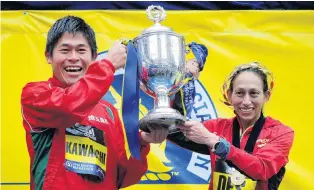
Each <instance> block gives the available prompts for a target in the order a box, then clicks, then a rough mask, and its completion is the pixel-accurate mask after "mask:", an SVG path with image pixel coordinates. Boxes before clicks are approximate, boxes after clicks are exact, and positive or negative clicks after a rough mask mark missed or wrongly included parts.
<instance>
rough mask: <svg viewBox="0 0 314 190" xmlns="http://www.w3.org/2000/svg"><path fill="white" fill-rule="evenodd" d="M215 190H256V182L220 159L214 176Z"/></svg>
mask: <svg viewBox="0 0 314 190" xmlns="http://www.w3.org/2000/svg"><path fill="white" fill-rule="evenodd" d="M213 175H214V176H213V186H214V190H255V187H256V181H254V180H252V179H250V178H247V177H246V176H245V175H243V174H241V173H240V172H239V171H237V170H236V169H235V168H233V167H230V166H229V165H228V164H227V163H226V162H225V161H223V160H221V159H218V160H217V161H216V167H215V171H214V174H213Z"/></svg>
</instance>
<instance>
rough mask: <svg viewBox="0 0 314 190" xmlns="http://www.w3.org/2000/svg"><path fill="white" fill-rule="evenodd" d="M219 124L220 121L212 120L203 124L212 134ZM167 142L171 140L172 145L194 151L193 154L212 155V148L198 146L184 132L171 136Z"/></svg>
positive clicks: (203, 145) (202, 145)
mask: <svg viewBox="0 0 314 190" xmlns="http://www.w3.org/2000/svg"><path fill="white" fill-rule="evenodd" d="M217 122H218V119H210V120H207V121H205V122H203V125H204V127H206V128H207V129H208V130H209V131H210V132H212V131H213V129H214V126H215V125H216V123H217ZM167 140H169V141H170V142H172V143H174V144H176V145H178V146H180V147H182V148H185V149H187V150H190V151H193V152H197V153H200V154H205V155H209V154H210V151H209V149H210V148H209V147H208V146H207V145H205V144H198V143H195V142H193V141H191V140H190V139H188V138H186V137H185V136H184V134H183V133H182V132H178V133H173V134H169V135H168V136H167Z"/></svg>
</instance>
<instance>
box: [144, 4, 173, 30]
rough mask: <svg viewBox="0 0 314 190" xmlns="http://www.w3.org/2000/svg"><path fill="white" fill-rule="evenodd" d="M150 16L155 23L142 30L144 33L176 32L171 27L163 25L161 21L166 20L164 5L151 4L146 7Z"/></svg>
mask: <svg viewBox="0 0 314 190" xmlns="http://www.w3.org/2000/svg"><path fill="white" fill-rule="evenodd" d="M146 14H147V16H148V18H149V19H150V20H152V21H154V22H155V24H154V25H153V26H151V27H149V28H147V29H145V30H144V31H143V32H142V35H144V34H148V33H152V32H171V33H174V32H173V30H172V29H171V28H168V27H166V26H162V25H161V24H160V22H161V21H163V20H165V18H166V12H165V10H164V8H163V7H161V6H155V5H151V6H149V7H148V8H147V9H146Z"/></svg>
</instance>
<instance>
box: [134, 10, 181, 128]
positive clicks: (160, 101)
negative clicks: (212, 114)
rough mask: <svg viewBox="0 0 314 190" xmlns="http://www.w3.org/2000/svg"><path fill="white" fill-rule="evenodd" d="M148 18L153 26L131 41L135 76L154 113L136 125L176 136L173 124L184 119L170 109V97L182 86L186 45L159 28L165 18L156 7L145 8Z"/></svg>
mask: <svg viewBox="0 0 314 190" xmlns="http://www.w3.org/2000/svg"><path fill="white" fill-rule="evenodd" d="M146 13H147V15H148V18H149V19H151V20H152V21H154V22H155V24H154V25H153V26H152V27H150V28H148V29H146V30H144V31H143V32H142V33H141V34H140V35H139V36H138V37H136V38H135V39H134V40H133V44H134V46H135V48H136V50H137V58H138V73H137V75H138V76H137V77H138V80H139V81H140V87H141V89H142V90H143V91H144V92H145V93H147V94H148V95H150V96H152V97H153V98H154V109H153V110H150V111H149V112H148V113H147V115H146V116H144V117H143V118H142V119H141V120H140V121H139V125H140V129H141V130H143V131H146V132H149V129H148V126H151V127H154V126H163V127H168V128H169V133H175V132H178V131H179V129H177V128H176V127H175V125H176V124H182V123H183V122H184V121H186V117H184V116H182V115H181V114H180V112H179V111H177V110H175V109H172V108H171V107H170V96H171V95H174V94H175V93H176V92H178V91H179V89H180V88H181V87H182V86H183V85H184V84H183V79H184V78H185V63H186V60H185V55H186V45H185V40H184V38H183V36H181V35H179V34H177V33H175V32H173V30H172V29H170V28H168V27H165V26H162V25H161V24H160V22H161V21H162V20H164V19H165V18H166V13H165V11H164V9H163V8H162V7H160V6H153V5H152V6H149V7H148V8H147V10H146Z"/></svg>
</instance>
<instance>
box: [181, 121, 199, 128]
mask: <svg viewBox="0 0 314 190" xmlns="http://www.w3.org/2000/svg"><path fill="white" fill-rule="evenodd" d="M199 123H200V122H199V121H186V122H184V123H183V126H185V127H188V128H191V127H192V126H194V125H197V124H199Z"/></svg>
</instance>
